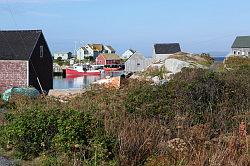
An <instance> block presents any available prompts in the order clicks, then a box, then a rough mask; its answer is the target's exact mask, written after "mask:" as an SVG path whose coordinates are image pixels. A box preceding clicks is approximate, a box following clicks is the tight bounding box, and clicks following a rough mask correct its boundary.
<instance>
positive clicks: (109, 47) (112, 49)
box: [106, 46, 115, 51]
mask: <svg viewBox="0 0 250 166" xmlns="http://www.w3.org/2000/svg"><path fill="white" fill-rule="evenodd" d="M106 47H108V49H109V50H110V51H115V49H114V48H113V47H112V46H106Z"/></svg>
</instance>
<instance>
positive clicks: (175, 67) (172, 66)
mask: <svg viewBox="0 0 250 166" xmlns="http://www.w3.org/2000/svg"><path fill="white" fill-rule="evenodd" d="M185 67H189V68H203V69H207V67H205V66H203V65H200V64H198V63H195V62H185V61H182V60H178V59H167V60H166V61H165V69H166V71H167V72H170V73H173V74H176V73H179V72H180V71H181V70H182V69H183V68H185Z"/></svg>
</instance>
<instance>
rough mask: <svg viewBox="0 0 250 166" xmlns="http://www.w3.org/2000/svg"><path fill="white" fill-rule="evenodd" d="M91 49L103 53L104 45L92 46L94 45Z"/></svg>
mask: <svg viewBox="0 0 250 166" xmlns="http://www.w3.org/2000/svg"><path fill="white" fill-rule="evenodd" d="M91 48H92V49H93V50H94V51H102V50H103V45H102V44H92V45H91Z"/></svg>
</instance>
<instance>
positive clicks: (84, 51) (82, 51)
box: [76, 47, 90, 60]
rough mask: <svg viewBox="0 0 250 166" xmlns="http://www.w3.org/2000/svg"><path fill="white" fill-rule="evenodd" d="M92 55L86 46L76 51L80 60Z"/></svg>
mask: <svg viewBox="0 0 250 166" xmlns="http://www.w3.org/2000/svg"><path fill="white" fill-rule="evenodd" d="M87 56H90V55H89V51H88V50H87V49H86V48H85V47H80V48H79V49H78V50H77V51H76V58H77V59H78V60H83V59H84V58H85V57H87Z"/></svg>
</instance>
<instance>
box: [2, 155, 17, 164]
mask: <svg viewBox="0 0 250 166" xmlns="http://www.w3.org/2000/svg"><path fill="white" fill-rule="evenodd" d="M14 165H15V164H14V162H13V161H11V160H9V159H7V158H5V157H1V156H0V166H14Z"/></svg>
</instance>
